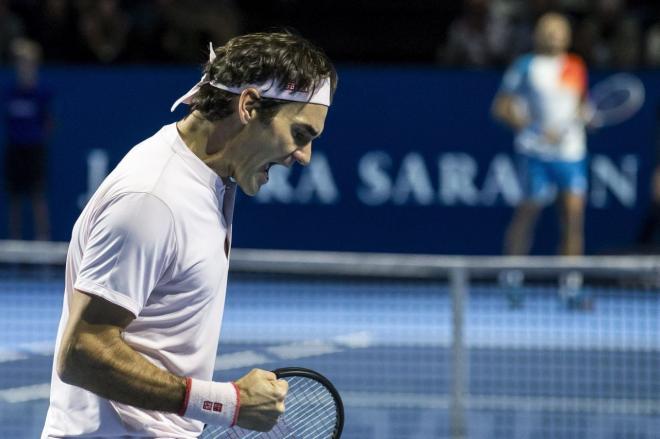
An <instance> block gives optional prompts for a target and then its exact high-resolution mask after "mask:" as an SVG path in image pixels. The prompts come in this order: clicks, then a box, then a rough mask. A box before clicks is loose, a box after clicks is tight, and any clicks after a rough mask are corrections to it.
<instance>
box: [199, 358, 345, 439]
mask: <svg viewBox="0 0 660 439" xmlns="http://www.w3.org/2000/svg"><path fill="white" fill-rule="evenodd" d="M273 373H274V374H275V375H276V376H277V378H278V379H285V380H287V382H288V383H289V392H288V394H287V398H286V400H285V404H286V410H285V412H284V414H283V415H282V416H280V419H279V420H278V422H277V424H276V425H275V427H273V429H272V430H270V431H268V432H256V431H251V430H245V429H243V428H240V427H238V426H235V427H232V428H225V427H219V426H212V425H208V426H207V427H206V428H205V429H204V431H203V432H202V435H201V436H200V438H202V439H243V438H246V439H247V438H255V439H283V438H290V439H306V438H308V437H311V438H315V439H339V438H340V437H341V433H342V430H343V428H344V404H343V403H342V400H341V397H340V396H339V392H338V391H337V389H336V388H335V386H334V385H333V384H332V383H331V382H330V380H329V379H327V378H326V377H324V376H323V375H321V374H320V373H318V372H316V371H314V370H311V369H306V368H303V367H285V368H281V369H276V370H273ZM319 394H320V395H321V396H322V398H319ZM307 395H311V396H312V397H313V399H312V400H310V403H311V404H314V403H318V404H319V405H321V406H322V407H321V410H322V411H323V419H324V421H321V423H322V428H321V431H318V430H319V429H318V425H317V424H318V422H317V421H318V419H316V418H314V416H310V417H309V418H311V419H312V420H313V421H312V422H311V424H313V425H311V426H310V425H309V423H307V422H305V421H307V420H308V418H306V417H303V418H301V417H300V416H299V415H300V411H301V410H302V409H304V405H303V403H304V402H306V401H305V400H306V399H307V398H306V396H307ZM292 398H293V399H292ZM294 399H295V400H294ZM331 408H332V410H334V412H333V413H330V412H331ZM332 415H334V417H332ZM332 423H334V425H332ZM298 425H302V426H306V427H305V428H306V429H307V430H309V428H311V429H316V431H305V432H302V433H301V432H300V431H298V429H296V428H295V427H298ZM307 426H309V428H307Z"/></svg>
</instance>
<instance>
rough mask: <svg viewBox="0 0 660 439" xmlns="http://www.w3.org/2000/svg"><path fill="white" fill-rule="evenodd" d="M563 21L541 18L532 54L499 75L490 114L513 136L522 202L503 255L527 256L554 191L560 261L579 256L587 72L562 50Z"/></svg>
mask: <svg viewBox="0 0 660 439" xmlns="http://www.w3.org/2000/svg"><path fill="white" fill-rule="evenodd" d="M570 42H571V28H570V24H569V22H568V20H567V19H566V18H565V17H564V16H562V15H560V14H557V13H547V14H545V15H543V16H541V18H540V19H539V21H538V22H537V24H536V28H535V33H534V44H535V52H534V53H531V54H527V55H524V56H522V57H520V58H519V59H517V60H516V61H515V62H514V63H513V65H511V66H510V67H509V69H508V71H507V72H506V74H505V75H504V78H503V80H502V85H501V87H500V90H499V92H498V93H497V96H496V97H495V101H494V104H493V114H494V116H495V117H496V118H497V119H499V120H501V121H503V122H504V123H506V124H507V125H509V126H510V127H511V128H512V129H513V130H514V131H515V133H516V135H515V146H516V151H517V153H518V158H519V167H520V177H521V182H522V185H523V190H524V199H523V201H522V202H521V203H520V204H519V206H518V207H517V209H516V211H515V213H514V216H513V220H512V221H511V224H510V226H509V228H508V230H507V232H506V237H505V246H504V252H505V253H506V254H509V255H522V254H526V253H528V252H529V250H530V247H531V243H532V234H533V230H534V226H535V224H536V220H537V218H538V215H539V212H540V211H541V209H542V208H543V207H544V206H545V205H546V204H547V203H548V202H549V201H551V200H552V199H553V197H554V195H555V194H556V193H557V192H558V203H559V208H560V209H559V210H560V223H561V243H560V246H559V252H560V253H561V254H562V255H580V254H582V252H583V240H584V239H583V235H584V233H583V222H584V220H583V218H584V207H585V193H586V189H587V178H586V164H585V154H586V139H585V129H584V119H585V115H586V108H585V106H586V93H587V69H586V67H585V64H584V62H583V61H582V59H581V58H580V57H578V56H577V55H574V54H571V53H568V52H567V49H568V47H569V45H570Z"/></svg>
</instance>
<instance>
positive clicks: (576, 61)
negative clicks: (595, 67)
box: [564, 52, 587, 69]
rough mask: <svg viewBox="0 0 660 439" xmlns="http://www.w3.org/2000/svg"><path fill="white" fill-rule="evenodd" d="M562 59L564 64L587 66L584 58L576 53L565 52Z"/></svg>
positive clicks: (582, 67)
mask: <svg viewBox="0 0 660 439" xmlns="http://www.w3.org/2000/svg"><path fill="white" fill-rule="evenodd" d="M564 60H565V62H566V64H569V65H572V66H575V67H579V68H581V69H586V68H587V64H586V63H585V62H584V58H582V57H581V56H580V55H578V54H577V53H573V52H568V53H566V55H565V56H564Z"/></svg>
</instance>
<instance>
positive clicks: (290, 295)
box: [0, 242, 660, 439]
mask: <svg viewBox="0 0 660 439" xmlns="http://www.w3.org/2000/svg"><path fill="white" fill-rule="evenodd" d="M65 255H66V245H65V244H61V243H21V242H3V243H0V285H1V286H2V288H1V290H0V291H1V293H0V302H1V306H0V314H1V315H0V317H1V318H0V371H1V372H2V373H0V421H1V422H0V437H12V438H22V437H25V438H28V437H29V438H32V437H38V435H39V432H40V430H41V427H42V425H43V418H44V415H45V410H46V409H47V397H48V382H49V379H50V367H51V363H52V352H53V339H54V336H55V332H56V328H57V324H58V319H59V314H60V309H61V300H62V290H63V262H64V258H65ZM231 269H232V273H231V276H230V281H229V287H228V296H227V306H226V310H225V317H224V323H223V330H222V336H221V343H220V346H219V354H218V358H217V361H216V365H215V378H216V379H218V380H229V379H235V378H237V377H238V376H240V374H242V373H245V372H246V371H248V370H249V369H251V368H253V367H260V368H264V369H274V368H277V367H283V366H302V367H308V368H312V369H316V370H318V371H320V372H321V373H323V374H324V375H326V376H327V377H328V378H330V379H331V380H332V381H333V382H334V383H335V384H336V386H337V388H338V390H339V391H340V393H341V394H342V396H343V398H344V403H345V405H346V425H345V429H344V432H345V433H344V435H343V437H344V438H355V439H357V438H360V439H371V438H373V439H388V438H411V439H416V438H420V439H421V438H424V439H427V438H537V437H551V438H585V437H589V438H603V439H614V438H622V437H626V438H627V437H634V438H649V439H650V438H654V437H657V432H658V431H660V416H659V415H660V367H659V365H660V294H659V293H658V289H657V285H658V279H659V278H660V277H659V275H660V259H659V258H654V257H587V258H552V257H535V258H495V257H492V258H490V257H488V258H482V257H442V256H424V255H376V254H350V253H321V252H287V251H267V250H246V249H235V250H234V251H233V253H232V264H231Z"/></svg>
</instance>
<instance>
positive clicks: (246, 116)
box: [238, 88, 259, 125]
mask: <svg viewBox="0 0 660 439" xmlns="http://www.w3.org/2000/svg"><path fill="white" fill-rule="evenodd" d="M258 107H259V92H258V91H257V89H256V88H247V89H245V90H243V92H242V93H241V95H240V96H239V97H238V117H239V118H240V120H241V123H242V124H243V125H247V124H248V122H250V120H252V119H254V118H255V117H256V116H257V108H258Z"/></svg>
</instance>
